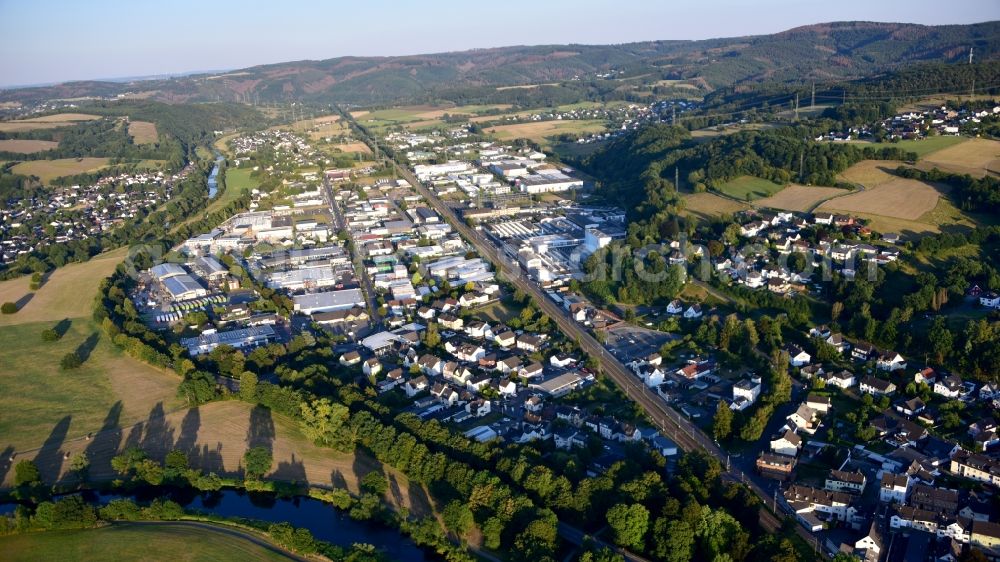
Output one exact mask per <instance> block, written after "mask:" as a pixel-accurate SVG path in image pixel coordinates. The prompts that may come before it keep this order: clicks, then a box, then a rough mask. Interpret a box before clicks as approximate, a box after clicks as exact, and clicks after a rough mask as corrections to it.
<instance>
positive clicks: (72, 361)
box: [59, 351, 83, 371]
mask: <svg viewBox="0 0 1000 562" xmlns="http://www.w3.org/2000/svg"><path fill="white" fill-rule="evenodd" d="M80 365H83V359H81V358H80V354H79V353H77V352H75V351H71V352H69V353H67V354H66V355H63V358H62V360H61V361H59V367H60V368H61V369H62V370H64V371H68V370H70V369H76V368H79V367H80Z"/></svg>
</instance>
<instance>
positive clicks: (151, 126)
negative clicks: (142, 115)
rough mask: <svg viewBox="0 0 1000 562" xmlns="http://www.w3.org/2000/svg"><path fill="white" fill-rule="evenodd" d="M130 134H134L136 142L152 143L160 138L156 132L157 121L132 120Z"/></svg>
mask: <svg viewBox="0 0 1000 562" xmlns="http://www.w3.org/2000/svg"><path fill="white" fill-rule="evenodd" d="M128 134H129V135H131V136H132V141H133V142H135V143H136V144H152V143H154V142H156V141H157V140H159V138H160V135H159V134H158V133H157V132H156V123H150V122H149V121H130V122H129V124H128Z"/></svg>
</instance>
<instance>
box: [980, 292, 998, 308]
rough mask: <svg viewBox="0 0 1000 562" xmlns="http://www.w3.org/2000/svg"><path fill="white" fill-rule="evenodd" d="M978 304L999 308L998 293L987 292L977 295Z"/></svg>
mask: <svg viewBox="0 0 1000 562" xmlns="http://www.w3.org/2000/svg"><path fill="white" fill-rule="evenodd" d="M979 304H981V305H983V306H985V307H989V308H1000V294H997V293H988V294H985V295H982V296H980V297H979Z"/></svg>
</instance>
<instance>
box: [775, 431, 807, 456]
mask: <svg viewBox="0 0 1000 562" xmlns="http://www.w3.org/2000/svg"><path fill="white" fill-rule="evenodd" d="M801 446H802V438H801V437H799V436H798V435H795V433H793V432H792V430H790V429H786V430H785V433H784V434H782V435H781V437H779V438H777V439H773V440H772V441H771V451H772V452H774V453H778V454H779V455H788V456H789V457H794V456H796V455H798V454H799V447H801Z"/></svg>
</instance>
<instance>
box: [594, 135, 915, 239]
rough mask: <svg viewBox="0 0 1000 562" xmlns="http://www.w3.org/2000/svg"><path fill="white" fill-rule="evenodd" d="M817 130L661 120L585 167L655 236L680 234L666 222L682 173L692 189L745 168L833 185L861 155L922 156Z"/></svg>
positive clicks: (782, 180)
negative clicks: (823, 138) (713, 129)
mask: <svg viewBox="0 0 1000 562" xmlns="http://www.w3.org/2000/svg"><path fill="white" fill-rule="evenodd" d="M819 127H821V128H823V126H822V125H819ZM814 134H815V131H814V130H812V129H811V126H807V125H803V126H795V127H791V126H790V127H781V128H777V129H769V130H764V131H745V132H740V133H735V134H732V135H723V136H720V137H717V138H715V139H713V140H711V141H709V142H694V141H692V140H691V138H690V134H689V133H688V132H687V130H685V129H683V128H681V127H672V126H669V125H665V124H657V125H651V126H648V127H645V128H643V129H640V130H639V131H637V132H635V133H633V134H630V135H626V136H624V137H621V138H619V139H617V140H615V141H614V142H612V143H611V144H609V145H608V146H607V147H605V148H604V149H603V150H601V151H600V152H597V153H595V154H593V155H592V156H590V157H589V158H588V159H587V160H585V161H584V162H583V163H582V166H581V167H582V168H584V169H585V170H587V171H588V172H590V173H591V174H592V175H594V176H596V177H597V178H599V179H600V180H601V191H599V194H600V195H602V196H603V197H605V198H606V199H608V200H610V201H615V202H618V203H619V204H622V205H624V206H625V207H626V210H627V211H628V212H629V213H630V219H631V222H633V224H635V225H639V226H640V228H643V229H648V230H649V233H650V235H652V236H655V235H656V234H657V233H658V234H659V235H661V236H666V235H669V234H672V233H669V232H665V231H661V229H663V228H670V227H671V224H675V223H673V222H672V221H671V217H672V213H671V212H672V211H675V210H676V209H675V208H674V207H673V206H674V205H675V204H676V202H677V189H676V186H675V185H674V179H675V177H679V178H680V183H681V185H682V186H683V187H684V188H690V189H695V190H697V191H703V190H705V189H712V188H714V187H717V186H718V185H720V184H722V183H724V182H726V181H729V180H731V179H734V178H737V177H739V176H745V175H748V176H754V177H759V178H765V179H770V180H773V181H775V182H778V183H787V182H789V181H793V180H794V181H798V182H802V183H807V184H812V185H827V186H833V185H837V174H839V173H841V172H843V171H844V170H846V169H847V168H848V167H850V166H851V165H852V164H855V163H857V162H859V161H861V160H866V159H877V160H913V159H916V155H915V154H912V153H907V152H905V151H903V150H900V149H898V148H895V147H887V148H872V147H862V146H860V145H854V144H843V143H837V144H835V143H817V142H812V141H811V140H809V139H811V138H812V136H813V135H814Z"/></svg>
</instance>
